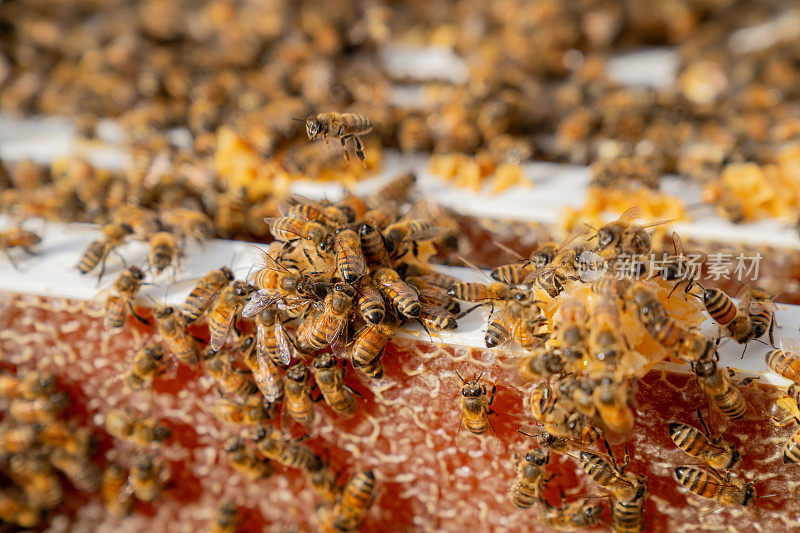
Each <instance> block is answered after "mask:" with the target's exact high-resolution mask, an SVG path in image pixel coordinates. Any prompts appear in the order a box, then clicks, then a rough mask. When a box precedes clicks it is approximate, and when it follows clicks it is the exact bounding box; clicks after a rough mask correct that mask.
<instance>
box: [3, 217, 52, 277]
mask: <svg viewBox="0 0 800 533" xmlns="http://www.w3.org/2000/svg"><path fill="white" fill-rule="evenodd" d="M40 242H42V238H41V237H40V236H39V235H38V234H37V233H34V232H33V231H28V230H26V229H23V228H22V227H20V226H17V227H14V228H11V229H8V230H5V231H0V250H2V252H3V253H4V254H5V256H6V257H7V258H8V261H9V262H10V263H11V266H13V267H14V268H15V269H16V270H19V266H18V265H17V262H16V261H15V260H14V257H13V256H12V255H11V252H10V251H11V250H12V249H14V248H19V249H20V250H22V251H23V252H26V253H27V254H29V255H34V254H35V252H34V251H33V247H34V246H36V245H37V244H39V243H40Z"/></svg>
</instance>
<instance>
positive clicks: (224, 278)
mask: <svg viewBox="0 0 800 533" xmlns="http://www.w3.org/2000/svg"><path fill="white" fill-rule="evenodd" d="M232 281H233V272H231V269H230V268H228V267H222V268H218V269H216V270H212V271H211V272H209V273H208V274H206V275H205V276H203V278H201V279H200V281H198V282H197V285H195V286H194V288H193V289H192V291H191V292H190V293H189V296H187V297H186V302H185V303H184V304H183V306H181V314H183V316H184V317H185V318H186V320H187V321H188V322H194V321H196V320H197V319H198V318H200V317H201V316H202V315H203V313H205V312H206V310H207V309H208V306H209V305H211V302H212V301H213V300H214V297H215V296H216V295H217V294H218V293H219V292H220V291H221V290H223V289H224V288H225V287H227V286H228V284H229V283H231V282H232Z"/></svg>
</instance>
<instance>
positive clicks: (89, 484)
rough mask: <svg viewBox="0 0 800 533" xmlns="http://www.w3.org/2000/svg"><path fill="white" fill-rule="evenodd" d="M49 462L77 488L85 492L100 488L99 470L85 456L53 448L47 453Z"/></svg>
mask: <svg viewBox="0 0 800 533" xmlns="http://www.w3.org/2000/svg"><path fill="white" fill-rule="evenodd" d="M48 460H49V461H50V464H52V465H53V466H54V467H56V468H57V469H58V470H60V471H61V472H62V473H63V474H64V475H65V476H67V479H69V480H70V482H71V483H72V484H73V485H75V487H76V488H77V489H78V490H82V491H85V492H91V491H95V490H97V489H98V488H100V483H101V481H102V477H101V475H100V470H98V468H97V466H95V464H94V463H93V462H91V461H90V460H89V459H87V458H86V457H77V456H75V455H72V454H70V453H68V452H67V451H66V450H65V449H64V448H54V449H53V450H52V451H51V452H50V454H49V455H48Z"/></svg>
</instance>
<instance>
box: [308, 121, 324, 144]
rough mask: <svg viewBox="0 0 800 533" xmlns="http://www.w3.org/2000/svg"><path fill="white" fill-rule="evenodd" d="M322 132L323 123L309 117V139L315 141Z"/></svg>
mask: <svg viewBox="0 0 800 533" xmlns="http://www.w3.org/2000/svg"><path fill="white" fill-rule="evenodd" d="M321 132H322V121H320V120H318V119H317V117H308V118H307V119H306V133H307V134H308V139H309V140H311V141H313V140H314V139H316V138H317V136H318V135H319V134H320V133H321Z"/></svg>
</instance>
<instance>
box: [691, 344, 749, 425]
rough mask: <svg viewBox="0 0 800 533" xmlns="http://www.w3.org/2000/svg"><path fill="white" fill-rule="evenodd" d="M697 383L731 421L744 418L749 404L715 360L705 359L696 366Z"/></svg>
mask: <svg viewBox="0 0 800 533" xmlns="http://www.w3.org/2000/svg"><path fill="white" fill-rule="evenodd" d="M694 372H695V375H696V376H697V383H698V384H699V385H700V388H702V389H703V390H704V391H705V393H706V394H708V397H709V399H710V400H711V403H713V404H714V405H715V406H716V407H717V409H719V410H720V412H721V413H722V414H724V415H725V416H727V417H728V418H730V419H737V418H742V417H743V416H744V414H745V411H747V403H746V402H745V399H744V396H742V393H741V391H739V389H737V388H736V387H734V386H733V385H732V384H731V382H730V380H729V379H728V376H726V375H725V373H723V372H722V371H721V370H720V369H719V367H718V366H717V363H716V361H714V359H711V358H709V359H703V360H700V361H697V362H696V363H695V365H694Z"/></svg>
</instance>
